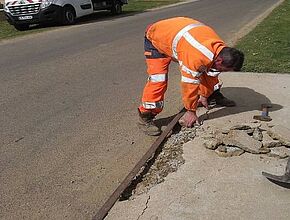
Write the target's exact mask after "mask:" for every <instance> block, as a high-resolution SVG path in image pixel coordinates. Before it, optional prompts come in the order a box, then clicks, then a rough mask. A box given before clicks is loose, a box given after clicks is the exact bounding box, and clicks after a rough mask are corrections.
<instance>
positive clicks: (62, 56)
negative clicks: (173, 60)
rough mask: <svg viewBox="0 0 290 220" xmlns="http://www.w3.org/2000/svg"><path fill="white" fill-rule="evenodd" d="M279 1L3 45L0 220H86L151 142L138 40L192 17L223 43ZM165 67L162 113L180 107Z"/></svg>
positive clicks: (228, 4)
mask: <svg viewBox="0 0 290 220" xmlns="http://www.w3.org/2000/svg"><path fill="white" fill-rule="evenodd" d="M277 2H278V0H263V1H260V0H243V1H240V0H212V1H210V0H200V1H196V2H192V3H188V4H185V5H180V6H177V7H172V8H166V9H161V10H155V11H151V12H146V13H142V14H135V15H128V16H124V17H122V16H121V17H107V18H106V19H102V20H99V21H98V20H97V21H94V22H91V23H87V24H81V25H76V26H73V27H65V28H60V29H57V30H54V31H49V32H45V33H40V34H35V35H31V36H26V37H22V38H18V39H14V40H8V41H2V42H1V43H0V106H1V108H0V110H1V117H0V132H1V139H0V219H5V220H6V219H13V220H14V219H90V218H91V217H92V216H94V214H95V213H96V212H97V210H98V209H99V208H100V207H101V205H102V204H103V203H104V202H105V200H106V199H107V198H108V196H109V195H110V194H111V193H112V192H113V191H114V189H115V188H116V187H117V186H118V184H119V183H120V182H121V181H122V180H123V178H124V177H125V176H126V175H127V174H128V172H129V171H130V169H131V168H132V167H133V166H134V165H135V164H136V162H137V161H138V160H139V159H140V158H141V157H142V155H143V154H144V153H145V152H146V150H147V149H148V148H149V147H150V145H151V144H152V143H153V141H154V138H151V137H145V135H143V134H142V133H141V132H139V131H138V129H137V126H136V121H137V112H136V108H137V106H138V104H139V102H140V95H141V92H142V88H143V86H144V84H145V81H146V74H145V72H146V67H145V62H144V57H143V33H144V29H145V27H146V25H147V24H149V23H152V22H154V21H157V20H159V19H162V18H168V17H173V16H190V17H194V18H196V19H199V20H201V21H203V22H205V23H207V24H209V25H211V26H212V27H214V28H215V30H216V31H217V32H218V33H219V34H220V35H221V36H222V37H223V38H224V39H225V40H229V39H231V37H233V35H234V34H235V33H237V32H238V31H239V30H240V29H241V28H242V27H243V26H244V25H246V24H247V23H248V22H250V21H252V20H253V19H255V18H256V17H257V16H258V15H259V14H261V13H263V12H265V11H266V10H267V9H268V8H270V7H271V6H272V5H274V4H275V3H277ZM178 80H179V73H178V70H177V66H176V65H173V66H172V67H171V73H170V86H169V91H168V95H167V98H168V99H167V101H166V103H165V111H164V113H163V114H161V115H160V118H165V117H167V116H171V115H173V114H175V113H177V112H178V110H179V109H180V107H181V102H180V94H179V86H178V85H179V83H178Z"/></svg>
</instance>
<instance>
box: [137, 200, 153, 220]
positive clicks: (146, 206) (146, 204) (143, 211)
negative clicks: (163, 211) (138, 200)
mask: <svg viewBox="0 0 290 220" xmlns="http://www.w3.org/2000/svg"><path fill="white" fill-rule="evenodd" d="M149 200H150V196H148V199H147V201H146V203H145V208H144V209H143V210H142V213H141V214H140V215H139V216H138V218H137V220H139V219H140V218H141V217H142V216H143V215H144V213H145V211H146V209H147V208H148V203H149Z"/></svg>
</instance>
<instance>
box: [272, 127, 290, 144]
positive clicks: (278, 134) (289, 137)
mask: <svg viewBox="0 0 290 220" xmlns="http://www.w3.org/2000/svg"><path fill="white" fill-rule="evenodd" d="M268 134H269V135H270V137H271V138H273V139H274V140H279V141H280V142H281V143H282V145H285V146H287V147H290V130H289V129H288V128H286V127H284V126H282V125H276V126H274V127H272V128H271V129H269V130H268Z"/></svg>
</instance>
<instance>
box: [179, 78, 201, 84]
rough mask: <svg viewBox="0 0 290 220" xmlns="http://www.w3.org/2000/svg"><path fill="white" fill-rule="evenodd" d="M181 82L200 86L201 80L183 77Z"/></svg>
mask: <svg viewBox="0 0 290 220" xmlns="http://www.w3.org/2000/svg"><path fill="white" fill-rule="evenodd" d="M181 82H184V83H191V84H200V80H199V79H191V78H188V77H185V76H181Z"/></svg>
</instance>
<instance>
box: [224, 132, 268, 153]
mask: <svg viewBox="0 0 290 220" xmlns="http://www.w3.org/2000/svg"><path fill="white" fill-rule="evenodd" d="M223 143H224V144H225V145H229V146H236V147H238V148H241V149H243V150H244V151H247V152H250V153H253V154H259V153H264V150H263V149H262V150H261V148H262V143H261V142H260V141H257V140H255V139H253V138H251V137H250V136H249V135H247V134H246V133H245V132H244V131H241V130H231V131H230V132H229V134H228V136H227V137H225V138H224V139H223Z"/></svg>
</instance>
